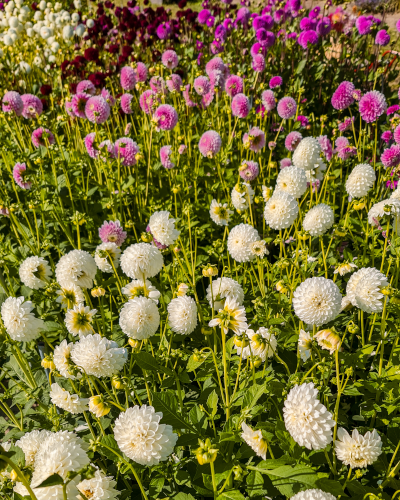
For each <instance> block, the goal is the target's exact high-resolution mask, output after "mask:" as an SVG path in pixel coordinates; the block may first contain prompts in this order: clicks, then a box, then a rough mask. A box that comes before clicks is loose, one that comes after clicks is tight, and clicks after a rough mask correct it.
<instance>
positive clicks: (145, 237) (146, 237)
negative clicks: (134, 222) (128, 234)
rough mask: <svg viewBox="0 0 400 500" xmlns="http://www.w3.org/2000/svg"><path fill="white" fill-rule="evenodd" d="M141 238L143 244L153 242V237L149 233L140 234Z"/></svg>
mask: <svg viewBox="0 0 400 500" xmlns="http://www.w3.org/2000/svg"><path fill="white" fill-rule="evenodd" d="M141 238H142V241H144V242H145V243H151V242H152V241H153V236H152V235H151V234H150V233H142V236H141Z"/></svg>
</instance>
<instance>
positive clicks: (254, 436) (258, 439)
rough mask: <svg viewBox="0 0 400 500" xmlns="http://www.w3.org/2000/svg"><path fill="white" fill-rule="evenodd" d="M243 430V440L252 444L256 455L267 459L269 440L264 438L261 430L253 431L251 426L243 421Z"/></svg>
mask: <svg viewBox="0 0 400 500" xmlns="http://www.w3.org/2000/svg"><path fill="white" fill-rule="evenodd" d="M242 431H243V432H242V434H241V436H242V439H243V441H245V442H246V443H247V444H248V445H249V446H250V448H251V449H252V450H253V451H254V452H255V454H256V455H258V456H259V457H261V458H263V459H264V460H265V459H266V458H267V449H268V442H267V441H265V439H263V436H262V432H261V430H258V431H253V429H252V428H251V427H249V426H248V425H247V424H246V423H245V422H243V423H242Z"/></svg>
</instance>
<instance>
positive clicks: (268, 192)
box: [262, 186, 273, 203]
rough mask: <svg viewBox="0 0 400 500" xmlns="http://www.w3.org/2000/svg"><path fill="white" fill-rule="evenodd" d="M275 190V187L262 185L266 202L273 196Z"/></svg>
mask: <svg viewBox="0 0 400 500" xmlns="http://www.w3.org/2000/svg"><path fill="white" fill-rule="evenodd" d="M272 192H273V188H272V187H271V186H269V187H267V186H262V197H263V199H264V202H265V203H267V201H268V200H269V199H270V198H271V196H272Z"/></svg>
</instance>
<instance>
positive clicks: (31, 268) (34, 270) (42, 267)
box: [19, 255, 52, 290]
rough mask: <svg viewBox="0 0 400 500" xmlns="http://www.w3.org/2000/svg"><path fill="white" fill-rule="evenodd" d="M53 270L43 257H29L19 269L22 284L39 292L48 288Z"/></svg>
mask: <svg viewBox="0 0 400 500" xmlns="http://www.w3.org/2000/svg"><path fill="white" fill-rule="evenodd" d="M51 275H52V271H51V268H50V266H49V264H48V262H47V260H46V259H43V257H37V256H36V255H35V256H33V257H28V258H27V259H25V260H24V262H23V263H22V264H21V265H20V267H19V277H20V278H21V281H22V283H23V284H24V285H25V286H28V287H29V288H33V289H34V290H39V288H43V287H44V286H46V284H47V282H48V280H49V278H50V276H51Z"/></svg>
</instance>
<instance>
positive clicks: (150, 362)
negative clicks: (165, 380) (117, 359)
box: [132, 352, 174, 377]
mask: <svg viewBox="0 0 400 500" xmlns="http://www.w3.org/2000/svg"><path fill="white" fill-rule="evenodd" d="M132 357H133V359H134V360H135V361H136V363H137V364H138V365H139V366H140V368H142V370H147V371H153V372H158V373H160V372H161V373H165V374H166V375H170V376H172V377H173V376H174V372H173V371H172V370H171V369H170V368H168V367H166V366H163V365H162V364H161V363H160V362H159V361H157V360H156V359H155V358H153V356H152V355H151V354H149V353H148V352H138V353H136V354H132Z"/></svg>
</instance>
